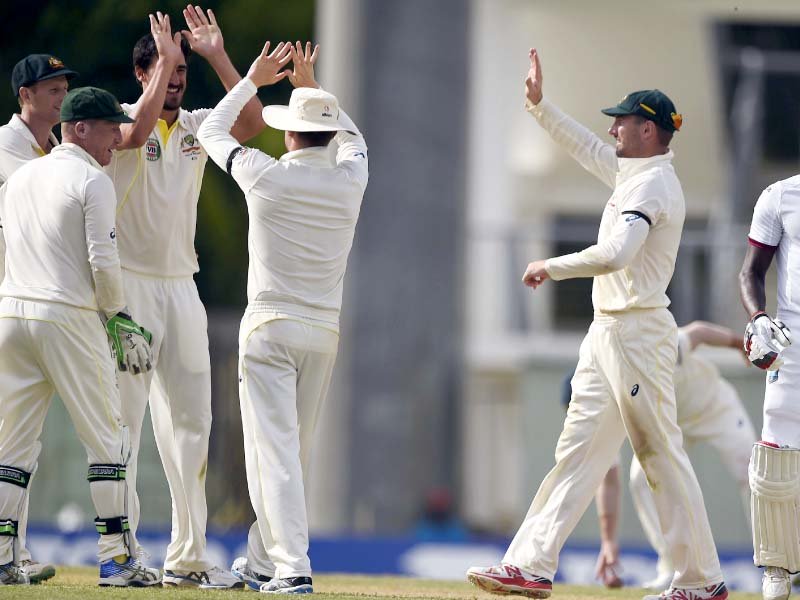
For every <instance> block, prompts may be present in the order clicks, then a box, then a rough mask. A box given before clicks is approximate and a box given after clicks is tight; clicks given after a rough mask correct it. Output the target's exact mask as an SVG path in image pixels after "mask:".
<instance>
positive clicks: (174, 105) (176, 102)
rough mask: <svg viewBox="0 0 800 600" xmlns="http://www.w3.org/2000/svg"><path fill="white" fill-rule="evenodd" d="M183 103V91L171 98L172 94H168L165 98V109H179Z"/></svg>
mask: <svg viewBox="0 0 800 600" xmlns="http://www.w3.org/2000/svg"><path fill="white" fill-rule="evenodd" d="M182 103H183V92H181V93H180V94H178V95H176V96H175V97H172V98H170V95H169V94H167V97H166V98H164V110H178V109H179V108H180V107H181V104H182Z"/></svg>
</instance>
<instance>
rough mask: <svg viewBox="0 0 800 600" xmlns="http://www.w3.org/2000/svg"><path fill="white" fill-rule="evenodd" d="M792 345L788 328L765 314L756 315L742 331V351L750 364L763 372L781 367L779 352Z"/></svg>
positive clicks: (781, 360)
mask: <svg viewBox="0 0 800 600" xmlns="http://www.w3.org/2000/svg"><path fill="white" fill-rule="evenodd" d="M791 345H792V337H791V332H790V331H789V328H788V327H786V325H784V324H783V322H782V321H778V320H773V319H771V318H770V317H769V315H767V313H764V312H760V313H756V314H755V315H754V316H753V318H752V319H750V322H749V323H748V324H747V327H746V328H745V330H744V351H745V353H746V354H747V358H749V359H750V362H751V363H753V364H754V365H755V366H757V367H758V368H759V369H764V370H765V371H777V370H778V369H780V368H781V367H782V366H783V359H782V358H781V356H780V355H781V352H783V351H784V350H785V349H786V348H788V347H789V346H791Z"/></svg>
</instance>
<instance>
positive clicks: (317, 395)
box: [239, 302, 339, 578]
mask: <svg viewBox="0 0 800 600" xmlns="http://www.w3.org/2000/svg"><path fill="white" fill-rule="evenodd" d="M338 344H339V334H338V331H337V330H336V327H335V326H332V325H329V324H327V323H324V322H321V321H316V320H310V319H305V318H300V317H297V316H292V315H289V314H283V313H279V312H275V311H273V310H270V309H269V305H266V306H265V305H263V304H262V303H258V302H255V303H251V304H250V305H249V306H248V308H247V311H246V312H245V314H244V317H243V318H242V323H241V328H240V330H239V401H240V404H241V410H242V431H243V434H244V451H245V465H246V468H247V486H248V488H249V490H250V500H251V502H252V504H253V510H254V511H255V513H256V522H255V523H254V524H253V526H252V527H251V528H250V535H249V538H248V548H247V555H248V565H249V566H250V568H252V569H254V570H255V571H256V572H258V573H261V574H264V575H269V576H271V577H278V578H286V577H302V576H306V577H308V576H311V562H310V561H309V558H308V518H307V512H306V511H307V506H306V496H305V489H306V486H307V485H308V475H309V464H310V458H311V450H312V446H313V440H314V430H315V428H316V424H317V417H318V416H319V411H320V409H321V408H322V403H323V401H324V400H325V396H326V395H327V393H328V387H329V385H330V381H331V374H332V373H333V365H334V362H335V361H336V352H337V348H338Z"/></svg>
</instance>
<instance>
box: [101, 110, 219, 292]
mask: <svg viewBox="0 0 800 600" xmlns="http://www.w3.org/2000/svg"><path fill="white" fill-rule="evenodd" d="M136 107H137V105H136V104H123V105H122V109H123V110H124V111H125V112H126V113H127V114H134V115H135V112H136ZM210 112H211V110H210V109H201V110H194V111H186V110H183V109H181V110H180V111H179V112H178V118H177V120H176V121H175V123H173V125H172V127H171V128H170V127H167V124H166V122H165V121H163V120H162V119H159V120H158V123H157V125H156V127H155V129H153V131H152V133H151V134H150V137H149V138H148V139H147V142H146V143H145V145H144V146H142V147H141V148H134V149H131V150H121V151H119V152H115V153H114V158H113V159H112V161H111V163H110V164H109V165H108V166H107V167H105V171H106V173H108V175H109V177H111V180H112V181H113V182H114V188H115V189H116V192H117V203H118V205H117V225H118V229H119V255H120V261H121V262H122V268H123V269H128V270H130V271H135V272H137V273H141V274H144V275H149V276H151V277H159V278H161V277H191V276H192V275H193V274H194V273H196V272H197V271H198V270H199V267H198V264H197V256H196V254H195V249H194V234H195V228H196V226H197V201H198V199H199V197H200V186H201V184H202V182H203V171H204V169H205V166H206V161H207V160H208V155H207V154H206V152H205V150H203V148H202V147H201V146H200V143H199V142H198V141H197V130H198V128H199V127H200V123H202V122H203V119H205V118H206V116H207V115H208V114H209V113H210Z"/></svg>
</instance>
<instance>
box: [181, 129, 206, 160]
mask: <svg viewBox="0 0 800 600" xmlns="http://www.w3.org/2000/svg"><path fill="white" fill-rule="evenodd" d="M201 150H202V149H201V148H200V144H199V143H198V142H197V138H196V137H194V135H192V134H191V133H187V134H186V135H185V136H183V139H182V140H181V153H182V154H183V155H184V156H188V157H189V158H190V159H191V160H197V158H198V157H199V156H200V152H201Z"/></svg>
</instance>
